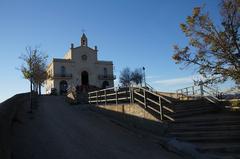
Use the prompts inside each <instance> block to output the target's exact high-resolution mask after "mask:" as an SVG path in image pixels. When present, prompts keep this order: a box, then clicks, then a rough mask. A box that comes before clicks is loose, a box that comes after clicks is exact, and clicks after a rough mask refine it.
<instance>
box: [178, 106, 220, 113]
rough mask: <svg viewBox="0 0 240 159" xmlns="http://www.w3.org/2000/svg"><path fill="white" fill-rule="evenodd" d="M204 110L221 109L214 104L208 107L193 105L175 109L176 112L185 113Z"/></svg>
mask: <svg viewBox="0 0 240 159" xmlns="http://www.w3.org/2000/svg"><path fill="white" fill-rule="evenodd" d="M202 110H204V111H205V110H216V111H220V110H221V109H219V108H218V107H214V106H207V107H195V108H194V107H192V108H182V109H175V110H174V112H175V113H185V112H191V111H202Z"/></svg>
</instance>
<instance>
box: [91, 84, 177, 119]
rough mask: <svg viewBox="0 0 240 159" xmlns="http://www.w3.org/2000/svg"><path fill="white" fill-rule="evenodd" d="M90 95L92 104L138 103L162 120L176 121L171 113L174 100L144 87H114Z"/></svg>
mask: <svg viewBox="0 0 240 159" xmlns="http://www.w3.org/2000/svg"><path fill="white" fill-rule="evenodd" d="M88 95H89V97H88V101H89V103H90V104H97V105H99V104H105V105H107V104H120V103H137V104H139V105H142V106H143V107H144V108H145V109H149V110H151V111H152V112H154V113H155V114H157V115H158V118H159V119H160V120H161V121H163V120H166V119H167V120H170V121H174V119H173V118H172V117H171V116H170V115H169V114H171V113H174V111H173V109H171V106H172V102H171V101H169V100H168V99H166V98H164V97H163V96H161V95H159V94H156V93H154V92H152V91H151V90H147V89H145V88H143V87H124V88H118V87H113V88H107V89H102V90H98V91H93V92H89V93H88Z"/></svg>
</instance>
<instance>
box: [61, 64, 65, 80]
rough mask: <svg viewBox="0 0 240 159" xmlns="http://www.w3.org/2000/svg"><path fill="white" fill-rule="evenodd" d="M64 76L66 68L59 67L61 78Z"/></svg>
mask: <svg viewBox="0 0 240 159" xmlns="http://www.w3.org/2000/svg"><path fill="white" fill-rule="evenodd" d="M65 74H66V68H65V66H61V76H62V77H64V76H65Z"/></svg>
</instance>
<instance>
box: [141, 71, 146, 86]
mask: <svg viewBox="0 0 240 159" xmlns="http://www.w3.org/2000/svg"><path fill="white" fill-rule="evenodd" d="M142 69H143V81H144V87H145V88H146V74H145V67H143V68H142Z"/></svg>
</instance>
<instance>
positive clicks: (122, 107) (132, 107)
mask: <svg viewBox="0 0 240 159" xmlns="http://www.w3.org/2000/svg"><path fill="white" fill-rule="evenodd" d="M97 107H99V108H102V109H106V110H111V111H115V112H120V113H123V114H127V115H132V116H136V117H139V118H144V119H147V120H152V121H159V120H158V119H157V118H155V117H154V116H153V115H151V114H150V113H149V112H147V111H146V110H145V109H144V108H142V107H141V106H139V105H137V104H119V105H115V104H114V105H98V106H97Z"/></svg>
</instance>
